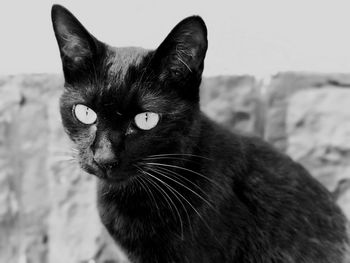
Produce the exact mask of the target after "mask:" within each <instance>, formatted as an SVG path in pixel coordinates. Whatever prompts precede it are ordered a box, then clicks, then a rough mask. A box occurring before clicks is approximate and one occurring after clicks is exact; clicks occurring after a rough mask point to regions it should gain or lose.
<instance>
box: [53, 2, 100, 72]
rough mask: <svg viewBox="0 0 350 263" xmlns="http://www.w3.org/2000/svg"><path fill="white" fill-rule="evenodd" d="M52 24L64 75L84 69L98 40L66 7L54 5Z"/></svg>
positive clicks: (89, 61) (90, 60) (91, 57)
mask: <svg viewBox="0 0 350 263" xmlns="http://www.w3.org/2000/svg"><path fill="white" fill-rule="evenodd" d="M51 16H52V24H53V28H54V31H55V36H56V39H57V43H58V46H59V50H60V54H61V59H62V64H63V70H64V73H65V76H66V77H67V76H68V77H69V75H72V74H74V72H73V71H77V70H84V69H86V67H88V66H89V64H91V63H92V61H93V59H94V57H96V54H97V52H98V48H99V44H100V42H99V41H98V40H97V39H96V38H94V37H93V36H92V35H91V34H90V33H89V32H88V31H87V30H86V29H85V28H84V27H83V25H82V24H81V23H80V22H79V21H78V19H77V18H75V17H74V15H73V14H72V13H70V12H69V11H68V10H67V9H66V8H64V7H62V6H59V5H54V6H53V7H52V11H51Z"/></svg>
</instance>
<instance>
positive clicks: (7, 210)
mask: <svg viewBox="0 0 350 263" xmlns="http://www.w3.org/2000/svg"><path fill="white" fill-rule="evenodd" d="M62 86H63V80H62V78H61V77H59V76H56V75H34V76H17V77H3V78H1V79H0V233H1V234H0V262H8V263H12V262H20V263H24V262H26V263H44V262H50V263H55V262H57V263H62V262H65V263H77V262H84V261H86V262H88V260H89V259H91V258H93V257H95V256H96V255H97V254H99V257H101V258H104V259H105V261H100V262H108V261H107V260H109V259H111V257H114V258H116V259H122V256H121V255H120V251H119V250H118V249H116V248H115V247H114V249H109V250H110V251H114V252H113V253H114V255H113V253H111V252H109V253H105V250H107V249H106V248H107V246H105V245H104V243H105V242H106V241H105V240H106V234H105V233H104V231H103V229H102V226H101V224H100V221H99V218H98V215H97V210H96V204H95V198H96V197H95V194H96V191H95V179H94V178H93V176H91V175H87V174H85V173H83V172H81V171H80V169H79V168H78V166H77V164H76V163H75V162H74V160H72V159H71V157H70V156H71V153H72V150H71V148H70V144H69V142H68V139H67V136H66V135H65V134H64V132H63V129H62V126H61V123H60V116H59V112H58V97H59V94H60V93H61V91H62ZM108 246H109V247H110V246H112V247H113V246H114V244H113V242H110V241H109V242H108ZM105 247H106V248H105ZM101 248H103V249H102V250H101ZM109 262H121V261H109Z"/></svg>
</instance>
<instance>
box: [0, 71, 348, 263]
mask: <svg viewBox="0 0 350 263" xmlns="http://www.w3.org/2000/svg"><path fill="white" fill-rule="evenodd" d="M62 85H63V79H62V77H60V76H56V75H27V76H16V77H0V262H7V263H12V262H16V263H29V262H30V263H31V262H33V263H46V262H48V263H56V262H57V263H61V262H65V263H82V262H85V263H91V262H99V263H107V262H110V263H111V262H114V263H121V262H127V261H126V259H125V256H124V255H123V254H122V252H121V251H120V250H119V249H118V248H117V247H116V245H115V244H114V242H112V241H111V239H110V237H109V236H108V234H106V232H105V230H104V228H103V227H102V225H101V223H100V221H99V218H98V215H97V209H96V203H95V198H96V196H95V194H96V193H95V178H94V177H93V176H91V175H88V174H85V173H83V172H82V171H81V170H80V169H79V167H78V166H77V164H76V162H75V161H74V159H72V158H71V156H72V153H74V150H72V148H71V145H70V142H69V141H68V139H67V136H66V135H65V134H64V131H63V129H62V126H61V123H60V116H59V111H58V97H59V94H60V93H61V91H62ZM201 97H202V109H203V111H204V112H206V113H207V114H208V115H209V116H210V117H211V118H213V119H215V120H216V121H218V122H220V123H222V124H224V125H226V126H227V127H228V128H229V129H231V130H237V131H239V132H242V133H245V134H253V135H258V136H261V137H264V138H265V139H267V140H268V141H269V142H271V143H272V144H274V145H275V146H276V147H277V148H278V149H280V150H281V151H286V152H287V153H289V154H290V155H291V156H292V158H294V159H296V160H297V161H300V162H301V163H302V164H303V165H304V166H306V167H307V168H308V169H309V170H310V171H311V172H312V174H313V175H314V176H315V177H316V178H317V179H319V180H320V181H321V182H322V183H323V184H324V185H325V186H326V187H327V188H328V189H329V190H331V191H333V190H334V189H336V192H337V196H338V203H339V204H340V206H341V207H342V208H343V209H344V211H345V213H346V214H347V215H348V216H350V191H347V189H348V188H349V186H350V178H349V177H350V159H349V157H350V111H347V109H348V106H347V104H348V102H349V101H350V75H318V74H305V73H283V74H277V75H276V76H273V77H272V78H271V79H269V78H267V79H266V80H260V79H256V78H254V77H252V76H239V77H233V76H220V77H215V78H206V79H204V81H203V84H202V89H201Z"/></svg>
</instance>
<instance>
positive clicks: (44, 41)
mask: <svg viewBox="0 0 350 263" xmlns="http://www.w3.org/2000/svg"><path fill="white" fill-rule="evenodd" d="M53 3H58V4H62V5H64V6H66V7H67V8H68V9H69V10H70V11H71V12H72V13H73V14H75V15H76V16H77V17H78V19H79V20H80V21H81V22H82V23H83V25H84V26H85V27H86V28H87V29H88V30H89V31H90V32H91V33H92V34H94V35H95V36H96V37H97V38H98V39H100V40H101V41H103V42H106V43H109V44H111V45H114V46H129V45H133V46H142V47H146V48H152V49H153V48H155V47H157V46H158V45H159V44H160V42H161V41H162V40H163V39H164V37H165V36H166V35H167V34H168V33H169V31H170V30H171V29H172V28H173V27H174V26H175V25H176V24H177V23H178V22H179V21H180V20H182V19H183V18H185V17H186V16H188V15H192V14H198V15H201V16H202V17H203V18H204V20H205V21H206V23H207V27H208V30H209V51H208V53H207V59H206V68H205V72H204V74H205V75H221V74H244V73H249V74H255V75H265V74H271V73H275V72H277V71H287V70H293V71H314V72H350V37H349V34H350V32H349V31H350V30H349V28H350V1H338V0H324V1H322V0H318V1H317V0H290V1H283V0H264V1H261V0H257V1H249V0H242V1H238V0H229V1H203V0H202V1H189V0H176V1H159V0H158V1H120V0H119V1H118V0H113V1H102V0H101V1H86V0H85V1H83V0H81V1H78V0H75V1H72V0H71V1H68V0H57V1H47V0H35V1H16V0H12V1H9V0H7V1H4V0H2V2H1V3H0V74H17V73H38V72H40V73H42V72H43V73H46V72H48V73H51V72H55V73H60V72H61V64H60V60H59V53H58V48H57V44H56V42H55V39H54V34H53V31H52V26H51V21H50V9H51V5H52V4H53Z"/></svg>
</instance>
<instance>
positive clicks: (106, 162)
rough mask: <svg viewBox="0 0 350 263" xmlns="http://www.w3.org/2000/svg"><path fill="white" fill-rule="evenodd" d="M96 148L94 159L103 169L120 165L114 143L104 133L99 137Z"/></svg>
mask: <svg viewBox="0 0 350 263" xmlns="http://www.w3.org/2000/svg"><path fill="white" fill-rule="evenodd" d="M94 148H95V149H94V155H93V159H94V161H95V162H96V163H97V164H98V166H100V167H101V168H102V169H104V170H109V169H111V168H113V167H115V166H117V165H118V158H117V156H116V154H115V153H114V151H113V148H112V144H111V142H110V141H109V140H108V139H107V137H106V136H105V135H104V134H103V135H100V136H99V137H98V138H97V140H96V142H95V145H94Z"/></svg>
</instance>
